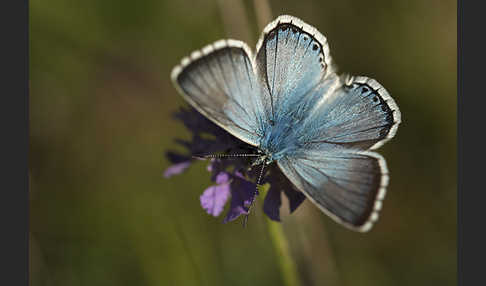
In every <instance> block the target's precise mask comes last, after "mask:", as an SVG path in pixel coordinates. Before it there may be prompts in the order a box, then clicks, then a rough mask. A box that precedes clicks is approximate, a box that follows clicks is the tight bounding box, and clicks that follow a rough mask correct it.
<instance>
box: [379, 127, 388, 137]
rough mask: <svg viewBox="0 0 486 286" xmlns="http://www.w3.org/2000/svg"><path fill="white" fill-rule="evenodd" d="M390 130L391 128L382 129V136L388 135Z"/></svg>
mask: <svg viewBox="0 0 486 286" xmlns="http://www.w3.org/2000/svg"><path fill="white" fill-rule="evenodd" d="M388 131H390V129H389V128H385V129H382V130H380V137H386V135H388Z"/></svg>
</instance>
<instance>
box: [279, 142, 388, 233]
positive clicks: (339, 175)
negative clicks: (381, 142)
mask: <svg viewBox="0 0 486 286" xmlns="http://www.w3.org/2000/svg"><path fill="white" fill-rule="evenodd" d="M278 165H279V167H280V169H281V170H282V171H283V173H284V174H285V175H286V176H287V177H288V178H289V180H290V181H291V182H292V183H293V184H294V185H295V186H296V187H297V188H298V189H299V190H301V191H302V192H303V193H304V194H305V195H306V196H307V198H309V199H310V200H311V201H312V202H313V203H314V204H315V205H316V206H317V207H319V208H320V209H321V210H322V211H323V212H324V213H326V214H327V215H329V216H330V217H331V218H333V219H334V220H335V221H336V222H338V223H340V224H342V225H344V226H346V227H348V228H350V229H352V230H355V231H361V232H365V231H368V230H369V229H371V227H372V226H373V223H374V222H375V221H376V220H377V219H378V212H379V211H380V209H381V206H382V200H383V198H384V196H385V192H386V186H387V184H388V172H387V167H386V163H385V160H384V159H383V158H382V157H381V156H380V155H379V154H376V153H372V152H360V153H352V152H346V151H345V150H341V151H339V152H338V151H335V152H328V153H324V154H323V153H318V152H315V153H314V152H309V153H308V154H307V156H301V157H297V158H296V157H294V158H285V159H282V160H279V162H278Z"/></svg>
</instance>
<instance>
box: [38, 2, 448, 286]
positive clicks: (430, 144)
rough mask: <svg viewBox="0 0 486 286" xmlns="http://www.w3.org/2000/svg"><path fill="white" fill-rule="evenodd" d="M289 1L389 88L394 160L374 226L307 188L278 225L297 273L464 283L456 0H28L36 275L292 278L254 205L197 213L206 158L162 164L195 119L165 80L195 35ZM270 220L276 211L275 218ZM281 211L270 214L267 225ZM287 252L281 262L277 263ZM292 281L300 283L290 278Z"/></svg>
mask: <svg viewBox="0 0 486 286" xmlns="http://www.w3.org/2000/svg"><path fill="white" fill-rule="evenodd" d="M284 13H285V14H291V15H294V16H297V17H299V18H301V19H303V20H304V21H306V22H307V23H309V24H311V25H313V26H315V27H316V28H318V30H320V31H321V32H322V33H323V34H324V35H325V36H326V37H327V38H328V41H329V43H330V48H331V54H332V55H333V57H334V60H335V62H336V63H337V65H338V68H339V71H340V72H349V73H351V74H356V75H367V76H369V77H373V78H376V79H377V80H378V81H379V82H380V83H382V84H383V85H384V86H385V87H386V88H387V90H388V91H389V92H390V93H391V95H392V96H393V98H394V99H395V100H396V101H397V103H398V105H399V107H400V109H401V112H402V121H403V123H402V124H401V125H400V127H399V129H398V133H397V136H396V137H395V138H394V139H393V140H392V141H390V142H389V143H387V144H385V145H384V146H383V147H382V148H381V149H380V150H379V152H380V153H381V154H383V155H384V156H385V158H386V159H387V162H388V166H389V169H390V172H391V180H390V185H389V188H388V194H387V197H386V199H385V202H384V208H383V210H382V212H381V217H380V220H379V221H378V223H377V224H376V225H375V227H374V228H373V229H372V231H371V232H369V233H366V234H360V233H354V232H352V231H349V230H347V229H345V228H343V227H341V226H339V225H337V224H336V223H334V222H333V221H332V220H331V219H329V218H328V217H326V216H325V215H324V214H322V213H320V212H319V211H318V210H317V208H316V207H314V206H313V205H312V204H311V203H310V202H308V201H307V202H305V203H304V204H303V205H302V206H301V207H299V208H298V209H297V211H296V212H295V213H294V214H292V215H290V216H289V215H287V214H288V209H287V206H286V205H284V207H283V210H282V214H283V223H282V225H281V226H282V229H283V232H284V233H285V237H284V239H285V240H284V241H286V242H287V243H288V248H287V249H288V250H289V253H290V257H291V259H292V261H293V262H294V265H295V268H296V271H297V273H298V281H297V282H298V283H300V285H353V286H354V285H363V286H364V285H373V286H379V285H387V286H388V285H441V286H444V285H456V277H457V273H456V184H457V180H456V170H457V169H456V160H457V159H456V86H457V83H456V65H457V59H456V51H457V49H456V47H457V46H456V40H457V37H456V34H457V28H456V20H457V17H456V15H457V12H456V1H452V0H444V1H439V0H430V1H422V0H410V1H387V0H368V1H359V0H354V1H351V0H341V1H317V0H315V1H310V0H305V1H300V0H299V1H295V0H294V1H289V0H285V1H276V0H275V1H270V2H266V1H259V0H255V1H249V0H226V1H224V0H220V1H203V0H191V1H189V0H181V1H160V0H139V1H125V0H116V1H115V0H82V1H81V0H72V1H62V0H48V1H41V0H31V1H30V40H31V42H30V62H31V64H30V90H31V93H30V155H29V156H30V246H31V248H30V253H31V254H30V271H31V285H33V286H38V285H39V286H40V285H63V286H66V285H103V286H109V285H234V286H236V285H291V284H292V283H294V282H295V281H294V282H292V281H290V282H289V281H288V279H287V278H288V276H289V275H288V273H285V271H290V270H285V269H287V268H282V267H281V265H282V264H281V255H280V254H279V251H277V248H275V243H274V242H275V241H274V240H273V238H272V236H271V232H269V229H271V227H273V226H274V225H273V223H271V222H269V221H268V219H267V218H266V217H264V216H263V215H262V210H261V204H259V205H257V207H258V209H257V211H256V212H255V215H254V217H253V218H251V220H250V225H249V227H248V228H246V229H243V228H242V227H241V224H240V223H239V222H234V223H230V224H227V225H223V224H222V223H221V221H222V218H213V217H210V216H208V215H206V214H205V212H204V211H203V210H202V208H201V207H200V205H199V195H200V194H201V193H202V191H203V190H204V189H205V188H206V187H207V186H209V185H210V184H211V182H210V179H209V176H208V173H207V171H206V170H205V167H206V165H205V163H204V162H201V163H198V164H196V165H194V166H192V167H191V168H190V169H189V170H188V171H187V172H186V173H185V174H183V175H180V176H176V177H173V178H170V179H164V178H163V177H162V173H163V171H164V169H165V168H167V167H168V166H169V162H168V161H167V160H166V158H165V156H164V152H165V151H167V150H168V149H177V147H176V144H175V143H174V139H175V138H189V133H188V132H187V130H185V129H184V127H183V125H182V124H181V123H180V122H177V121H175V120H174V119H173V118H172V117H171V114H172V112H174V111H175V110H177V109H178V108H179V107H180V106H183V105H185V103H184V102H183V100H182V98H181V97H180V96H179V95H178V94H177V93H176V91H175V89H174V88H173V86H172V85H171V82H170V78H169V74H170V71H171V69H172V67H173V66H174V65H176V64H177V63H178V62H179V60H180V59H181V58H182V57H183V56H185V55H187V54H189V53H190V52H191V51H193V50H195V49H198V48H200V47H202V46H203V45H206V44H208V43H210V42H213V41H215V40H218V39H220V38H226V37H232V38H237V39H242V40H245V41H248V42H249V44H250V45H251V46H254V45H255V43H256V40H257V37H258V36H259V34H260V32H261V26H262V25H263V24H264V22H265V19H266V18H268V17H270V18H274V17H276V16H277V15H280V14H284ZM269 227H270V228H269ZM277 227H280V226H277ZM282 269H284V270H282ZM294 285H296V284H295V283H294Z"/></svg>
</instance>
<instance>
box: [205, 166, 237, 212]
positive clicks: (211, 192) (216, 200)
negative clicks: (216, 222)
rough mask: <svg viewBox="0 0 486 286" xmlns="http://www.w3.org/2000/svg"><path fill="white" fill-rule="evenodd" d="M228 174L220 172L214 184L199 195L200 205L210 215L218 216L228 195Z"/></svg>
mask: <svg viewBox="0 0 486 286" xmlns="http://www.w3.org/2000/svg"><path fill="white" fill-rule="evenodd" d="M230 194H231V193H230V175H229V174H228V173H226V172H221V173H219V174H218V176H217V177H216V185H215V186H210V187H209V188H207V189H206V190H204V192H203V194H202V195H201V196H200V197H199V199H200V200H201V206H202V207H203V209H204V210H206V212H207V213H208V214H210V215H212V216H219V215H220V214H221V213H222V212H223V209H224V205H225V204H226V202H227V201H228V199H229V197H230Z"/></svg>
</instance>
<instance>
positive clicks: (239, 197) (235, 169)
mask: <svg viewBox="0 0 486 286" xmlns="http://www.w3.org/2000/svg"><path fill="white" fill-rule="evenodd" d="M174 116H175V118H176V119H178V120H180V121H182V122H183V124H184V125H185V127H186V128H187V129H188V130H189V131H190V132H191V136H192V138H191V141H185V140H180V139H177V140H176V143H178V144H179V145H181V146H182V147H184V148H185V149H186V153H185V154H180V153H177V152H174V151H169V152H167V153H166V156H167V159H168V160H169V161H170V162H171V163H173V165H171V166H170V167H169V168H167V169H166V170H165V172H164V177H166V178H169V177H171V176H174V175H178V174H181V173H183V172H184V171H185V170H186V169H187V168H189V167H190V166H191V164H192V163H194V162H195V161H196V160H197V159H195V157H197V156H203V155H209V154H224V155H225V156H226V158H224V159H220V158H215V159H211V160H210V162H209V165H208V168H207V169H208V171H209V172H210V173H211V180H212V181H213V182H214V183H215V185H212V186H209V187H208V188H206V189H205V190H204V192H203V193H202V195H201V196H200V202H201V206H202V207H203V209H204V210H205V211H206V212H207V213H208V214H210V215H212V216H215V217H217V216H219V215H221V213H222V212H223V210H224V207H225V205H226V204H227V202H228V201H230V204H229V205H230V206H229V210H228V212H227V214H226V217H225V218H224V220H223V222H224V223H226V222H230V221H233V220H235V219H237V218H238V217H239V216H240V215H247V214H248V212H249V207H250V205H251V203H252V202H253V200H254V199H255V197H256V196H257V195H258V191H257V186H256V181H257V179H258V176H259V175H260V170H261V169H260V168H258V167H253V168H250V166H251V165H252V161H253V160H254V159H255V158H256V157H251V156H234V157H231V156H228V155H236V154H257V149H256V148H255V147H253V146H251V145H248V144H246V143H244V142H242V141H241V140H239V139H237V138H236V137H234V136H232V135H231V134H229V133H228V132H226V131H225V130H224V129H222V128H221V127H219V126H217V125H216V124H214V123H212V122H211V121H210V120H208V119H207V118H206V117H204V116H202V115H201V114H200V113H199V112H197V111H196V110H194V109H192V108H181V109H180V110H179V111H178V112H176V113H175V115H174ZM265 168H266V170H265V172H264V175H263V177H262V178H261V182H262V183H269V184H270V188H269V190H268V192H267V195H266V197H265V200H264V203H263V211H264V213H265V214H266V215H267V216H268V217H269V218H270V219H272V220H275V221H280V206H281V204H282V201H281V193H282V192H283V193H284V194H285V195H286V196H287V198H288V199H289V203H290V212H293V211H294V210H295V209H296V208H297V207H298V206H299V205H300V204H301V203H302V202H303V201H304V199H305V196H304V195H303V194H302V193H301V192H299V191H297V190H295V189H294V187H293V185H292V184H291V183H290V182H289V181H288V179H287V178H286V177H285V176H284V175H283V174H282V173H281V171H280V170H279V168H278V167H277V166H276V165H271V166H270V167H265ZM230 198H231V199H230Z"/></svg>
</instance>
